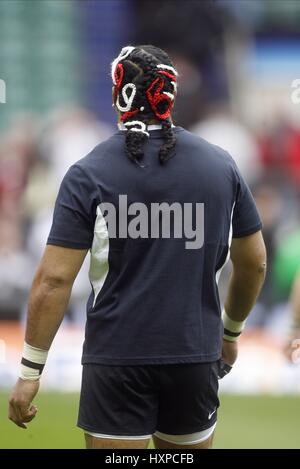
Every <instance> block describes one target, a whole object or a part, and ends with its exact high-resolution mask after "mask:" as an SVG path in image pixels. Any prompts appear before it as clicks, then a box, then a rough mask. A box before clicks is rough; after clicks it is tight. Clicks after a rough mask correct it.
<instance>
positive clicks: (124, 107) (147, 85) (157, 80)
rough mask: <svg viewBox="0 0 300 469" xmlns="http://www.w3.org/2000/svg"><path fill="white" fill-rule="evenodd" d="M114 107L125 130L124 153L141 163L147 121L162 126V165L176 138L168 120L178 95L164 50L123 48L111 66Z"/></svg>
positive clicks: (146, 133)
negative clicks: (157, 122) (159, 123)
mask: <svg viewBox="0 0 300 469" xmlns="http://www.w3.org/2000/svg"><path fill="white" fill-rule="evenodd" d="M112 79H113V83H114V85H115V99H116V107H117V109H118V110H119V111H120V113H121V122H123V124H124V126H125V127H126V139H125V152H126V154H127V156H128V157H129V158H130V159H131V160H133V161H135V162H140V161H141V159H142V158H143V155H144V145H145V143H146V141H147V140H148V138H149V132H148V131H147V126H148V123H149V121H151V120H152V121H153V120H155V121H157V120H159V121H160V122H161V124H162V132H163V138H164V143H163V145H162V146H161V148H160V150H159V160H160V162H161V163H164V162H165V161H167V160H168V159H169V158H170V157H171V156H172V155H173V153H174V149H175V144H176V137H175V134H174V132H173V128H172V123H171V120H170V115H171V110H172V107H173V104H174V101H175V97H176V92H177V72H176V70H175V68H174V66H173V64H172V62H171V60H170V58H169V56H168V55H167V54H166V52H164V51H163V50H161V49H159V48H157V47H155V46H151V45H147V46H137V47H132V46H128V47H124V48H123V49H122V50H121V53H120V55H119V56H118V57H117V58H116V59H115V60H114V61H113V63H112Z"/></svg>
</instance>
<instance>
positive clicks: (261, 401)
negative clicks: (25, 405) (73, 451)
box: [0, 393, 300, 448]
mask: <svg viewBox="0 0 300 469" xmlns="http://www.w3.org/2000/svg"><path fill="white" fill-rule="evenodd" d="M36 404H37V406H38V407H39V414H38V416H37V418H36V419H35V421H33V422H32V423H31V424H30V425H29V427H28V429H27V430H22V429H20V428H18V427H16V426H15V425H14V424H13V423H11V422H10V421H8V420H7V417H6V414H7V395H6V394H4V393H2V394H0V448H83V437H82V432H81V431H80V430H79V429H77V428H76V417H77V405H78V395H77V394H60V393H41V394H40V395H39V397H38V398H37V400H36ZM299 423H300V396H282V397H269V396H228V395H223V396H221V409H220V410H219V424H218V427H217V431H216V438H215V445H214V447H215V448H300V432H299Z"/></svg>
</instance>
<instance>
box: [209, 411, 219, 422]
mask: <svg viewBox="0 0 300 469" xmlns="http://www.w3.org/2000/svg"><path fill="white" fill-rule="evenodd" d="M216 411H217V409H215V410H213V411H212V412H209V414H208V420H210V419H211V418H212V416H213V415H214V414H215V413H216Z"/></svg>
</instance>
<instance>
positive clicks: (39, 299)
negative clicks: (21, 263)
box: [25, 246, 87, 350]
mask: <svg viewBox="0 0 300 469" xmlns="http://www.w3.org/2000/svg"><path fill="white" fill-rule="evenodd" d="M86 253H87V250H79V249H78V250H77V249H67V248H62V247H58V246H47V247H46V250H45V253H44V256H43V258H42V261H41V263H40V266H39V268H38V270H37V273H36V275H35V277H34V280H33V284H32V288H31V292H30V296H29V308H28V318H27V327H26V334H25V341H26V342H27V343H28V344H30V345H32V346H33V347H37V348H41V349H44V350H48V349H49V348H50V346H51V343H52V341H53V339H54V336H55V334H56V332H57V330H58V328H59V326H60V323H61V321H62V319H63V317H64V314H65V312H66V309H67V306H68V303H69V299H70V295H71V290H72V286H73V283H74V280H75V278H76V276H77V274H78V272H79V269H80V267H81V265H82V263H83V261H84V258H85V256H86Z"/></svg>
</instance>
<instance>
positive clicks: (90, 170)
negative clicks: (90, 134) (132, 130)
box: [67, 133, 123, 180]
mask: <svg viewBox="0 0 300 469" xmlns="http://www.w3.org/2000/svg"><path fill="white" fill-rule="evenodd" d="M122 142H123V140H122V138H120V135H119V134H118V133H115V134H113V135H112V136H111V137H109V138H108V139H106V140H104V141H103V142H101V143H99V144H98V145H96V146H95V148H93V149H92V150H91V151H90V152H89V153H88V154H87V155H85V156H84V157H83V158H81V159H80V160H78V161H76V163H74V164H73V165H72V166H71V167H70V168H69V171H68V173H69V174H70V175H74V176H76V175H78V176H80V175H81V176H82V177H86V178H90V179H92V180H93V179H94V177H95V175H96V174H98V173H99V171H101V170H102V169H103V168H104V167H105V166H106V165H107V161H108V160H111V159H112V158H111V157H112V156H113V155H114V154H116V155H118V154H119V152H120V147H121V146H122ZM68 173H67V174H68Z"/></svg>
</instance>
